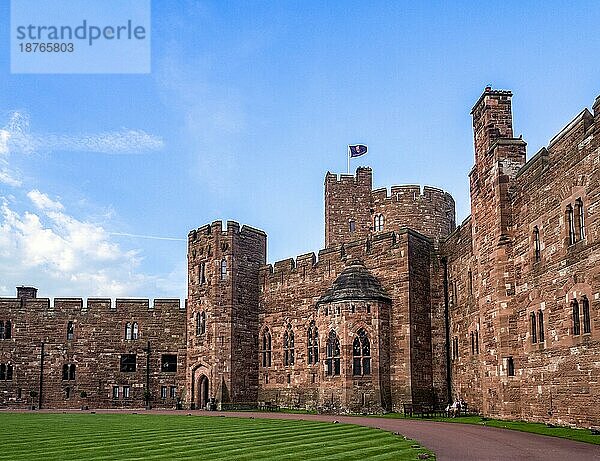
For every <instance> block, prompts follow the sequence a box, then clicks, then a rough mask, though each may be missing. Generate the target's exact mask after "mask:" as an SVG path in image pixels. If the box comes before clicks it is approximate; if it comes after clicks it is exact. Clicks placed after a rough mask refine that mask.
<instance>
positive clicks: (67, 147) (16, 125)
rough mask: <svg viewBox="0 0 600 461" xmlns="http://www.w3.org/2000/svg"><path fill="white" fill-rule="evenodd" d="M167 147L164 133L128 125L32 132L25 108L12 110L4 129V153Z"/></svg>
mask: <svg viewBox="0 0 600 461" xmlns="http://www.w3.org/2000/svg"><path fill="white" fill-rule="evenodd" d="M163 147H164V142H163V140H162V138H161V137H159V136H155V135H153V134H149V133H146V132H145V131H144V130H133V129H128V128H122V129H120V130H113V131H105V132H100V133H84V134H57V133H46V134H43V133H32V132H31V130H30V123H29V115H28V114H27V113H25V112H22V111H14V112H12V113H11V114H10V118H9V121H8V124H7V125H6V126H5V127H4V128H3V129H1V130H0V155H6V154H8V153H21V154H30V153H32V152H52V151H68V152H95V153H104V154H136V153H141V152H147V151H154V150H160V149H162V148H163Z"/></svg>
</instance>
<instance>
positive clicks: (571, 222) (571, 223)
mask: <svg viewBox="0 0 600 461" xmlns="http://www.w3.org/2000/svg"><path fill="white" fill-rule="evenodd" d="M566 220H567V226H568V232H569V245H573V244H574V243H575V217H574V216H573V207H572V206H571V205H567V210H566Z"/></svg>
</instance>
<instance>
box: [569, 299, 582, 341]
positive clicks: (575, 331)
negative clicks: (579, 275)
mask: <svg viewBox="0 0 600 461" xmlns="http://www.w3.org/2000/svg"><path fill="white" fill-rule="evenodd" d="M571 309H572V310H573V335H574V336H577V335H579V334H581V322H580V321H579V303H578V302H577V300H576V299H574V300H573V301H571Z"/></svg>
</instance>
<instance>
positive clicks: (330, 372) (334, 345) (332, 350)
mask: <svg viewBox="0 0 600 461" xmlns="http://www.w3.org/2000/svg"><path fill="white" fill-rule="evenodd" d="M325 363H326V374H327V376H339V374H340V340H339V338H338V336H337V335H336V334H335V331H333V330H331V332H329V337H328V338H327V359H326V360H325Z"/></svg>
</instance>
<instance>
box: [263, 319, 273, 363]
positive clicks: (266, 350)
mask: <svg viewBox="0 0 600 461" xmlns="http://www.w3.org/2000/svg"><path fill="white" fill-rule="evenodd" d="M261 354H262V366H263V367H270V366H271V333H270V332H269V329H268V328H265V331H263V334H262V348H261Z"/></svg>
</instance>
